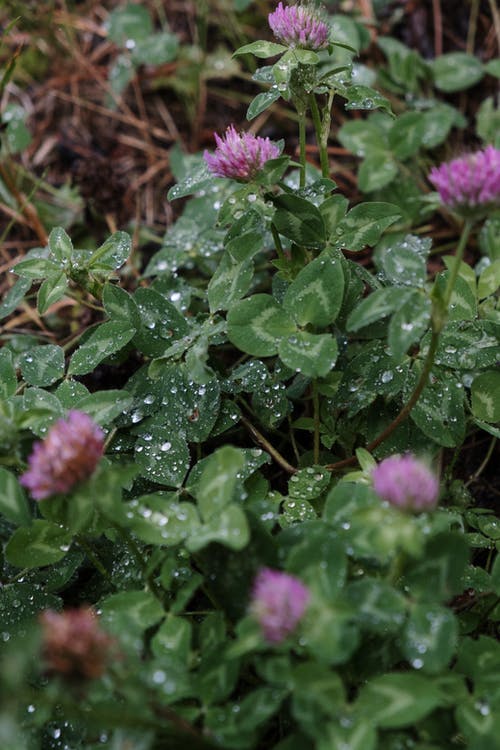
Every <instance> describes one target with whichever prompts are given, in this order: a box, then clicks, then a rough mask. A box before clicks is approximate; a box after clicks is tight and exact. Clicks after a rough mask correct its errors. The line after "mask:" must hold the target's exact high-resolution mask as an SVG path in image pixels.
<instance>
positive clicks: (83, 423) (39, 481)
mask: <svg viewBox="0 0 500 750" xmlns="http://www.w3.org/2000/svg"><path fill="white" fill-rule="evenodd" d="M103 453H104V433H103V431H102V430H101V428H100V427H98V425H96V424H95V422H94V421H93V420H92V419H91V418H90V417H89V416H88V414H85V413H84V412H81V411H76V410H72V411H70V412H68V416H67V419H59V420H58V421H57V422H56V423H55V424H53V425H52V427H51V428H50V430H49V431H48V433H47V436H46V437H45V439H44V440H43V441H39V442H37V443H35V445H34V446H33V452H32V453H31V455H30V457H29V458H28V467H29V468H28V471H26V472H25V473H24V474H23V475H22V476H21V479H20V482H21V484H22V485H24V487H27V488H28V489H29V491H30V492H31V495H32V496H33V498H34V499H35V500H44V499H45V498H46V497H50V496H51V495H56V494H58V493H61V492H69V490H70V489H71V488H72V487H73V486H74V485H75V484H77V483H78V482H82V481H84V480H85V479H88V478H89V476H90V475H91V474H93V473H94V471H95V469H96V467H97V464H98V463H99V460H100V459H101V457H102V455H103Z"/></svg>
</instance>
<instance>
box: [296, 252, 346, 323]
mask: <svg viewBox="0 0 500 750" xmlns="http://www.w3.org/2000/svg"><path fill="white" fill-rule="evenodd" d="M343 293H344V273H343V271H342V265H341V263H340V261H339V260H338V259H335V258H333V257H329V256H327V255H323V256H321V257H319V258H316V259H315V260H313V261H312V262H311V263H308V265H307V266H306V267H305V268H304V269H303V270H302V271H301V272H300V273H299V275H298V276H297V277H296V278H295V279H294V281H293V282H292V283H291V284H290V286H289V287H288V289H287V291H286V294H285V297H284V299H283V307H284V308H285V310H288V312H289V313H290V314H291V315H292V316H293V317H294V318H295V320H296V321H297V323H298V324H299V325H300V326H304V325H306V324H307V323H311V324H312V325H314V326H321V327H325V326H328V325H330V323H333V321H334V320H335V318H336V316H337V314H338V312H339V310H340V307H341V304H342V296H343Z"/></svg>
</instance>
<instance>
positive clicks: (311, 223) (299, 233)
mask: <svg viewBox="0 0 500 750" xmlns="http://www.w3.org/2000/svg"><path fill="white" fill-rule="evenodd" d="M273 203H274V205H275V206H276V211H275V213H274V216H273V224H274V226H275V227H276V229H277V230H278V232H279V233H280V234H282V235H283V236H284V237H288V239H290V240H292V242H295V244H296V245H302V246H305V247H321V246H322V245H323V244H324V243H325V241H326V228H325V222H324V220H323V216H322V215H321V212H320V210H319V209H318V208H316V206H315V205H314V204H313V203H311V202H310V201H308V200H305V198H299V197H298V196H297V195H291V194H288V193H286V194H284V195H279V196H277V197H276V198H274V199H273Z"/></svg>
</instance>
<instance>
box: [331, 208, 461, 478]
mask: <svg viewBox="0 0 500 750" xmlns="http://www.w3.org/2000/svg"><path fill="white" fill-rule="evenodd" d="M471 228H472V223H471V222H470V221H466V222H465V224H464V226H463V229H462V234H461V235H460V239H459V241H458V246H457V251H456V253H455V257H454V259H453V265H452V267H451V269H450V271H449V275H448V279H447V282H446V287H445V290H444V292H443V294H442V295H441V294H439V292H437V291H436V287H434V289H433V291H432V292H431V299H432V312H431V320H432V335H431V340H430V343H429V349H428V351H427V355H426V357H425V361H424V366H423V368H422V372H421V373H420V377H419V379H418V382H417V384H416V386H415V388H414V390H413V392H412V394H411V396H410V398H409V400H408V401H407V403H406V404H405V405H404V406H403V408H402V409H401V411H400V412H399V414H398V415H397V417H396V418H395V419H393V420H392V422H391V423H390V424H389V425H388V426H387V427H386V428H385V430H383V431H382V432H381V433H380V434H379V435H378V436H377V437H376V438H375V439H374V440H372V441H371V443H368V445H367V446H366V449H367V450H368V451H373V450H374V449H375V448H377V447H378V446H379V445H380V444H381V443H383V442H384V441H385V440H387V438H388V437H389V435H392V433H393V432H394V430H395V429H396V428H397V427H399V425H400V424H401V423H402V422H404V421H405V419H406V418H407V417H408V415H409V414H410V412H411V410H412V409H413V407H414V406H415V404H416V403H417V401H418V400H419V398H420V396H421V394H422V391H423V390H424V388H425V386H426V385H427V383H428V380H429V375H430V373H431V370H432V366H433V364H434V358H435V356H436V351H437V348H438V344H439V338H440V335H441V331H442V330H443V328H444V326H445V324H446V320H447V318H448V308H449V305H450V300H451V297H452V294H453V289H454V286H455V282H456V280H457V277H458V274H459V271H460V264H461V262H462V258H463V254H464V251H465V247H466V245H467V240H468V238H469V234H470V230H471ZM357 462H358V460H357V458H356V456H351V457H350V458H346V459H344V460H343V461H337V462H336V463H334V464H329V465H328V466H327V467H326V468H327V469H329V471H338V470H339V469H343V468H345V467H348V466H353V465H355V464H357Z"/></svg>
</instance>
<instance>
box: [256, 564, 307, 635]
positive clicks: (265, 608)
mask: <svg viewBox="0 0 500 750" xmlns="http://www.w3.org/2000/svg"><path fill="white" fill-rule="evenodd" d="M308 602H309V591H308V589H307V588H306V586H304V584H303V583H302V582H301V581H299V579H298V578H295V576H292V575H289V574H288V573H282V572H281V571H279V570H271V569H270V568H262V570H261V571H260V572H259V573H258V575H257V578H256V579H255V582H254V588H253V596H252V603H251V606H250V611H251V613H252V614H253V616H254V617H255V618H256V620H257V621H258V623H259V625H260V627H261V629H262V633H263V635H264V638H265V639H266V641H268V642H269V643H281V641H284V640H285V638H287V637H288V636H289V635H290V633H292V632H293V630H294V629H295V627H296V625H297V623H298V622H299V620H300V619H301V617H302V615H303V614H304V612H305V609H306V607H307V604H308Z"/></svg>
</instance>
